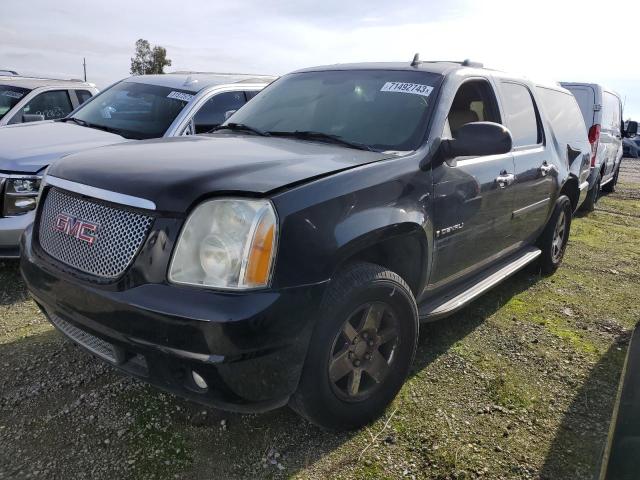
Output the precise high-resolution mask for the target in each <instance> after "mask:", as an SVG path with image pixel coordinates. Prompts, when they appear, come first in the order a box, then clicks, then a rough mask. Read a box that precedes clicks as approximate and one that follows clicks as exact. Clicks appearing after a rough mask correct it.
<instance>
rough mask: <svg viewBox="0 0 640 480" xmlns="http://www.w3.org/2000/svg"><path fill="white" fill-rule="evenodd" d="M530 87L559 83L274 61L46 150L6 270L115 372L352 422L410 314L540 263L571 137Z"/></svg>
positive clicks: (217, 401) (251, 405)
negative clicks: (101, 137) (177, 130)
mask: <svg viewBox="0 0 640 480" xmlns="http://www.w3.org/2000/svg"><path fill="white" fill-rule="evenodd" d="M545 89H547V90H548V91H549V92H550V95H552V96H553V95H556V93H558V94H560V95H566V92H565V91H564V90H563V89H561V88H559V87H558V86H553V85H549V86H543V85H535V84H534V83H532V82H531V81H528V80H526V79H524V78H520V77H517V76H513V75H509V74H506V73H501V72H497V71H493V70H488V69H484V68H482V66H481V65H479V64H475V63H473V62H469V61H465V62H463V63H450V62H449V63H448V62H420V61H419V60H418V59H417V58H416V59H414V61H413V62H412V63H411V64H409V63H407V64H404V63H378V64H355V65H338V66H329V67H318V68H311V69H306V70H301V71H298V72H295V73H292V74H289V75H286V76H284V77H282V78H280V79H279V80H277V81H276V82H274V83H273V84H272V85H270V86H269V88H268V89H266V90H264V91H263V92H261V93H260V94H258V95H257V96H256V98H255V99H254V100H253V101H251V102H250V103H248V104H247V105H245V106H244V107H242V108H241V109H240V110H239V111H238V112H236V113H235V114H234V115H233V116H232V117H231V118H230V119H229V120H228V121H227V122H226V123H225V124H223V125H222V126H221V127H220V128H219V129H218V130H217V131H216V132H215V133H213V134H211V135H199V136H195V137H190V138H179V139H178V138H177V139H172V140H156V141H145V142H135V143H129V144H122V145H116V146H110V147H105V148H99V149H94V150H91V151H85V152H81V153H77V154H73V155H70V156H68V157H66V158H64V159H62V160H61V161H59V162H56V163H55V164H54V165H52V166H51V168H50V169H49V171H48V173H47V176H46V178H45V180H44V187H43V190H42V200H41V201H40V206H39V208H38V213H37V218H36V221H35V223H34V225H33V226H31V227H29V228H28V229H27V231H26V232H25V234H24V235H23V237H22V249H23V255H22V260H21V269H22V273H23V276H24V278H25V280H26V283H27V285H28V288H29V290H30V292H31V293H32V295H33V298H35V300H36V302H37V303H38V305H39V306H40V307H41V308H42V310H43V312H44V313H45V314H46V315H47V317H48V318H49V319H50V321H51V322H52V323H53V325H55V326H56V327H57V328H58V329H59V330H60V331H61V332H63V333H64V334H65V335H67V336H68V337H69V338H71V339H72V340H73V341H74V342H76V343H77V344H79V345H81V346H82V347H84V348H85V349H87V350H88V351H90V352H92V353H93V354H95V355H97V356H98V357H100V358H101V359H103V360H105V361H107V362H109V363H111V364H112V365H114V366H116V367H118V368H120V369H121V370H123V371H124V372H127V373H128V374H131V375H134V376H137V377H139V378H142V379H144V380H146V381H148V382H150V383H152V384H154V385H157V386H158V387H160V388H163V389H166V390H169V391H172V392H174V393H177V394H179V395H182V396H184V397H187V398H189V399H192V400H194V401H197V402H201V403H204V404H209V405H215V406H217V407H220V408H224V409H229V410H236V411H253V412H256V411H264V410H268V409H272V408H276V407H280V406H283V405H286V404H289V405H291V406H292V407H293V408H294V409H295V410H296V411H297V412H299V413H300V414H301V415H303V416H304V417H306V418H308V419H309V420H311V421H312V422H315V423H316V424H318V425H321V426H323V427H327V428H335V429H345V428H356V427H359V426H361V425H363V424H366V423H367V422H370V421H371V420H373V419H375V418H376V417H378V416H379V415H380V414H381V413H382V412H383V411H384V409H385V407H386V406H387V405H388V404H389V402H391V400H392V399H393V398H394V397H395V395H396V394H397V392H398V391H399V389H400V388H401V386H402V384H403V383H404V381H405V379H406V377H407V374H408V372H409V367H410V365H411V362H412V359H413V357H414V354H415V351H416V343H417V338H418V328H419V322H420V321H431V320H434V319H438V318H442V317H444V316H447V315H449V314H451V313H453V312H455V311H457V310H458V309H460V308H462V307H463V306H465V305H467V304H469V303H470V302H471V301H472V300H474V299H476V298H477V297H478V296H479V295H481V294H482V293H484V292H486V291H487V290H489V289H490V288H492V287H493V286H495V285H496V284H498V283H499V282H501V281H502V280H504V279H505V278H507V277H509V276H510V275H512V274H513V273H515V272H516V271H518V270H519V269H521V268H522V267H524V266H525V265H527V264H529V263H531V262H534V261H537V262H539V266H540V268H541V269H542V271H543V272H544V273H546V274H549V273H552V272H554V271H555V270H556V269H557V268H558V266H559V265H560V263H561V261H562V258H563V255H564V251H565V247H566V244H567V238H568V236H569V229H570V226H571V218H572V212H573V210H574V209H575V208H576V207H577V206H578V202H579V198H580V190H579V185H580V178H577V177H576V175H575V174H574V173H573V170H572V168H571V165H572V162H573V161H574V160H575V159H574V156H575V155H576V154H575V151H580V152H581V153H580V154H578V156H580V155H582V156H583V157H584V158H583V159H582V160H583V161H584V162H585V163H586V162H588V161H589V159H590V158H589V155H590V150H589V147H588V145H586V144H585V146H584V147H582V146H581V140H580V139H579V138H578V139H577V140H576V143H575V145H574V135H573V133H571V132H569V131H567V132H565V131H555V127H554V123H552V122H551V121H550V120H549V118H552V115H553V113H552V112H550V111H549V112H548V111H547V110H546V108H545V106H544V105H543V104H545V103H546V102H545V101H541V96H543V95H546V92H543V90H545ZM539 112H544V113H543V114H542V115H541V114H539ZM568 121H570V122H571V123H573V121H574V119H568ZM583 148H584V152H583V151H582V149H583Z"/></svg>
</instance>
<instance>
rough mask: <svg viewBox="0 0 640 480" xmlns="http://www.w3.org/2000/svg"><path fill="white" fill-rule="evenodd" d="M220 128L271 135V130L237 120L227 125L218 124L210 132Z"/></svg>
mask: <svg viewBox="0 0 640 480" xmlns="http://www.w3.org/2000/svg"><path fill="white" fill-rule="evenodd" d="M218 130H234V131H241V132H251V133H255V134H256V135H260V136H261V137H268V136H270V133H269V132H263V131H262V130H260V129H258V128H254V127H251V126H249V125H245V124H244V123H235V122H231V123H227V124H226V125H218V126H217V127H215V128H212V129H211V130H210V131H209V132H208V133H213V132H217V131H218Z"/></svg>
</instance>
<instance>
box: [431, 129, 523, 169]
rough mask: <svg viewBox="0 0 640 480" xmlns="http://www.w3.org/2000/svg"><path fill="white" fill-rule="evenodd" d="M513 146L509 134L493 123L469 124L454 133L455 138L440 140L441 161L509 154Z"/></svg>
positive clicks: (506, 130) (507, 130)
mask: <svg viewBox="0 0 640 480" xmlns="http://www.w3.org/2000/svg"><path fill="white" fill-rule="evenodd" d="M512 146H513V139H512V138H511V132H510V131H509V129H508V128H506V127H505V126H504V125H500V124H499V123H494V122H471V123H467V124H466V125H463V126H462V127H460V128H459V129H458V130H457V131H456V132H455V138H452V139H445V140H442V142H441V143H440V155H441V159H442V160H450V159H452V158H456V157H481V156H484V155H500V154H503V153H509V152H510V151H511V147H512Z"/></svg>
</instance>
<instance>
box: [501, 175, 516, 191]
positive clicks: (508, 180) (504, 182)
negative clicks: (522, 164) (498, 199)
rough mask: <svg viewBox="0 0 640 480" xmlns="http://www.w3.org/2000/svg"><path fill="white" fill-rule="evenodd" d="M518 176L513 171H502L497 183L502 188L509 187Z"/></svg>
mask: <svg viewBox="0 0 640 480" xmlns="http://www.w3.org/2000/svg"><path fill="white" fill-rule="evenodd" d="M515 180H516V176H515V175H514V174H513V173H507V172H501V173H500V175H498V176H497V177H496V183H497V184H498V186H499V187H500V188H507V187H508V186H509V185H511V184H512V183H513V182H515Z"/></svg>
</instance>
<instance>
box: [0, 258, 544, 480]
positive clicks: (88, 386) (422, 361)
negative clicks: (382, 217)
mask: <svg viewBox="0 0 640 480" xmlns="http://www.w3.org/2000/svg"><path fill="white" fill-rule="evenodd" d="M3 270H7V269H6V268H5V269H3ZM13 270H15V272H17V269H13ZM15 272H14V273H7V272H6V271H4V272H3V271H2V270H0V275H4V276H5V277H7V275H8V278H13V282H14V283H15V284H16V285H15V288H13V287H12V288H10V290H11V291H12V293H11V295H10V298H14V299H21V298H25V297H26V296H27V293H26V291H25V288H24V286H23V284H22V283H21V282H19V277H16V273H15ZM540 278H541V277H540V276H539V274H537V273H535V272H533V270H532V269H525V270H523V271H521V272H519V273H518V274H516V275H514V276H513V277H512V278H511V279H510V280H509V281H508V282H505V283H503V284H502V285H499V286H498V287H496V288H495V289H493V290H492V291H490V292H489V293H487V294H486V295H484V296H483V297H481V298H480V299H478V300H477V301H476V302H474V303H473V304H472V305H470V306H469V307H467V308H465V309H464V310H462V311H460V312H459V313H457V314H455V315H453V316H452V317H449V318H447V319H444V320H440V321H438V322H433V323H427V324H423V325H422V327H421V340H420V344H419V346H418V351H417V354H416V358H415V361H414V365H413V367H412V370H411V375H412V376H413V375H415V374H417V373H419V372H421V371H422V370H424V369H425V368H427V367H428V366H429V365H430V364H431V363H432V362H434V361H436V360H437V359H438V358H439V357H440V356H441V355H443V354H445V353H446V352H447V351H448V350H449V349H450V348H451V346H452V345H454V344H455V343H456V342H458V341H459V340H461V339H463V338H464V337H466V336H467V335H469V334H471V333H472V332H473V331H474V330H475V329H476V328H477V327H478V326H479V325H481V324H482V323H483V322H484V321H485V320H486V319H487V318H489V317H490V316H491V315H492V314H493V313H494V312H496V311H497V310H499V309H500V308H501V307H502V306H503V305H504V304H505V303H507V302H508V301H509V299H511V298H512V297H513V296H514V295H516V294H518V293H520V292H522V291H524V290H526V289H528V288H530V287H531V286H533V285H534V284H535V283H537V282H538V281H539V280H540ZM3 290H6V288H3ZM14 290H15V291H14ZM59 335H60V334H59V333H57V332H53V331H49V332H47V333H43V334H39V335H33V336H30V337H27V338H25V339H21V340H17V341H15V342H13V343H10V344H4V345H2V344H0V358H4V359H7V360H5V361H6V362H7V363H8V365H9V367H7V368H6V371H8V372H13V373H12V375H14V376H15V372H16V370H20V369H21V366H22V365H25V362H24V360H23V359H24V358H49V357H52V356H54V357H55V359H56V360H55V362H54V364H50V363H49V364H47V365H44V366H41V365H37V364H36V366H33V365H29V368H28V372H20V373H19V374H18V378H17V379H13V378H12V379H11V380H9V384H10V385H11V388H13V389H22V388H24V389H26V391H27V392H29V394H30V395H31V397H30V400H29V401H28V402H25V403H23V404H21V405H19V406H17V407H16V408H14V409H13V410H12V412H11V417H12V422H13V421H16V422H20V421H25V420H27V419H30V418H34V417H36V416H39V415H42V414H43V410H44V411H47V410H50V409H51V408H54V409H55V410H58V411H59V410H64V409H67V408H68V405H69V404H73V405H74V407H73V408H72V409H69V413H68V414H66V415H65V416H62V417H60V418H59V419H58V421H56V422H52V423H47V424H43V425H42V426H41V427H39V428H41V429H42V431H39V432H37V431H34V432H33V433H34V437H35V436H36V435H37V437H38V438H39V439H40V440H39V441H38V444H37V446H35V445H30V444H27V443H25V444H21V443H20V441H18V442H14V446H15V447H16V448H19V449H20V450H22V451H25V450H26V451H33V453H34V457H35V456H38V455H39V456H51V455H52V454H54V455H55V454H56V453H57V452H60V449H59V448H58V446H57V443H56V442H57V440H56V439H57V438H58V436H59V434H60V432H62V431H67V430H73V429H76V428H83V426H86V419H87V418H88V417H89V416H90V415H93V414H94V413H95V411H96V409H102V410H105V411H113V412H123V411H127V409H128V411H130V412H131V413H132V415H133V417H134V418H136V419H137V418H143V419H144V418H148V416H149V412H150V411H151V412H155V413H153V415H154V418H156V416H157V419H158V420H157V422H160V423H159V425H160V427H159V428H160V430H161V431H170V432H173V433H172V435H174V436H175V437H179V438H180V439H181V440H180V441H181V442H182V443H183V444H184V450H185V451H186V456H187V458H188V459H189V460H188V462H187V463H188V464H190V465H189V467H187V470H188V471H185V469H182V468H180V469H177V470H176V469H173V468H167V469H166V472H164V474H163V473H160V474H159V475H158V478H164V477H167V478H172V477H173V475H174V474H177V475H178V477H177V478H189V479H199V478H202V479H210V478H229V479H232V478H247V477H250V478H263V477H272V476H281V475H287V476H288V475H293V474H295V473H296V472H299V471H300V470H302V469H304V468H305V467H307V466H310V465H313V464H314V463H316V462H317V461H319V460H320V459H322V458H324V457H325V456H327V455H330V454H331V452H332V451H334V450H335V449H337V448H338V447H340V446H341V445H342V444H343V443H345V442H347V441H349V440H350V439H352V438H353V437H354V436H355V435H356V433H352V432H348V433H335V432H327V431H323V430H321V429H319V428H317V427H315V426H313V425H309V424H308V423H307V422H306V421H305V420H303V419H302V418H300V417H298V416H297V415H296V414H295V413H293V411H291V410H290V409H288V408H281V409H278V410H276V411H272V412H268V413H264V414H258V415H241V414H232V413H227V412H222V411H218V410H215V409H212V408H207V407H202V406H199V405H197V404H193V403H191V402H188V401H185V400H182V399H179V398H176V397H173V396H171V395H169V396H167V395H165V394H161V393H160V392H159V391H158V390H156V389H154V388H152V387H145V386H142V384H141V383H139V382H137V381H133V380H127V381H125V382H120V381H119V380H118V378H119V375H117V374H116V372H115V370H114V369H112V368H110V367H107V366H104V365H102V363H101V362H100V361H99V360H97V359H92V358H91V357H90V356H89V355H88V354H86V353H85V352H83V351H81V350H79V349H77V348H72V347H71V346H69V345H67V342H62V341H61V340H60V339H58V338H57V336H59ZM61 345H63V346H61ZM27 364H28V362H27ZM55 370H58V371H62V372H64V375H65V376H66V377H67V378H66V380H65V381H66V382H67V383H66V384H65V385H66V386H62V387H60V386H57V385H53V382H56V379H61V378H63V377H61V376H60V375H59V374H58V375H56V374H55ZM87 375H88V376H87ZM3 376H4V375H2V376H0V378H2V377H3ZM39 376H40V377H44V378H39ZM75 377H77V378H75ZM3 380H8V379H3ZM48 382H50V383H52V385H50V386H47V385H46V384H47V383H48ZM110 383H114V384H116V383H117V384H118V387H117V389H116V390H114V392H112V393H111V394H109V395H107V394H106V393H109V392H108V391H106V392H105V396H104V400H103V401H102V405H100V406H99V407H96V406H95V405H85V404H83V403H79V404H77V403H73V402H74V401H75V399H76V398H78V397H79V396H80V395H84V396H85V397H86V398H89V397H90V396H91V395H92V394H93V393H94V392H95V391H96V390H97V389H103V388H104V385H105V384H107V385H108V384H110ZM23 384H24V385H23ZM30 385H39V386H38V388H37V389H36V391H35V393H34V391H33V389H32V388H31V387H30ZM42 385H45V387H42ZM161 399H164V400H161ZM0 406H2V405H1V404H0ZM0 413H2V415H0V419H2V420H5V419H6V418H7V416H6V415H7V414H8V412H7V411H6V410H5V411H1V410H0ZM96 417H97V418H96V419H95V420H93V425H92V426H91V429H92V430H94V431H99V432H101V434H100V435H99V437H98V438H97V439H96V440H95V441H93V439H92V438H91V437H89V438H87V439H85V440H84V444H83V448H85V449H86V450H87V452H86V455H87V456H88V457H90V458H92V462H93V463H94V464H101V467H102V469H103V470H104V471H105V472H109V471H111V472H112V473H118V472H114V471H113V470H110V469H112V468H115V467H112V465H113V461H114V456H113V454H110V453H109V452H110V451H109V449H107V448H105V445H104V444H103V443H102V439H104V438H105V437H106V438H111V437H115V436H116V434H117V432H118V430H119V429H121V428H122V424H121V422H120V421H119V420H118V421H113V420H110V419H111V418H112V417H110V416H109V415H107V414H105V415H104V416H97V415H96ZM152 424H153V425H155V423H153V422H152ZM79 426H80V427H79ZM371 428H375V427H371ZM142 432H143V433H144V432H146V430H142ZM373 433H375V432H373ZM21 438H23V439H27V438H30V437H24V436H23V437H21ZM172 438H173V437H172ZM42 439H51V444H50V445H49V444H48V442H43V441H42ZM141 439H142V440H141ZM166 441H167V439H166V437H164V436H163V435H149V436H148V438H145V436H144V435H143V434H141V432H140V431H136V432H131V433H127V434H125V435H124V436H123V437H122V438H121V448H124V452H119V453H118V455H120V456H121V457H122V458H126V457H127V456H128V455H130V452H128V451H127V450H138V451H140V450H142V452H143V454H144V453H145V452H158V451H160V452H162V453H161V454H159V456H157V455H156V456H155V457H154V459H153V461H154V463H155V464H160V465H162V464H164V463H165V462H169V463H167V465H175V463H174V462H175V461H176V459H175V452H174V453H171V452H167V453H166V454H165V448H164V446H163V443H166ZM367 442H368V437H366V436H364V437H363V445H362V447H363V448H364V447H365V446H366V443H367ZM38 450H39V451H38ZM163 455H165V456H163ZM181 455H182V456H184V453H183V454H181ZM143 456H144V455H143ZM145 458H146V457H145ZM16 461H17V460H16ZM20 462H22V460H20ZM69 462H74V460H73V459H72V458H70V459H69ZM342 462H343V463H342V464H340V463H339V462H331V467H327V468H331V470H326V471H322V472H321V474H322V476H324V477H326V478H331V477H334V476H336V475H338V474H340V473H341V468H343V467H344V466H346V465H349V464H352V463H355V462H357V456H355V458H345V459H344V460H343V461H342ZM135 465H136V467H137V468H146V467H145V465H147V464H146V463H145V462H141V463H136V464H135ZM185 465H186V464H185ZM149 468H151V469H153V466H149ZM0 470H1V469H0ZM60 473H64V471H61V472H60ZM139 473H140V472H139ZM165 474H166V475H165Z"/></svg>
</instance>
